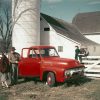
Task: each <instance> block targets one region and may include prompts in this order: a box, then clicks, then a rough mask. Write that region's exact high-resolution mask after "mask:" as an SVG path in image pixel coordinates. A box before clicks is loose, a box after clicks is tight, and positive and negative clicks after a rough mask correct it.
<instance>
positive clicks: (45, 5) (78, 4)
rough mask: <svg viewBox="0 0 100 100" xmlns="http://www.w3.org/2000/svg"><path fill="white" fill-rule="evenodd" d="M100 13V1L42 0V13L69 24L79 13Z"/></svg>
mask: <svg viewBox="0 0 100 100" xmlns="http://www.w3.org/2000/svg"><path fill="white" fill-rule="evenodd" d="M95 11H100V0H41V12H42V13H44V14H47V15H50V16H52V17H56V18H60V19H63V20H65V21H67V22H69V23H71V22H72V19H73V17H75V15H76V14H78V13H84V12H95Z"/></svg>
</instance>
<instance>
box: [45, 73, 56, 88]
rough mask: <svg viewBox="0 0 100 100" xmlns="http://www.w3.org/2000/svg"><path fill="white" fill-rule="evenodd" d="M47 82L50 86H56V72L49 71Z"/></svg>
mask: <svg viewBox="0 0 100 100" xmlns="http://www.w3.org/2000/svg"><path fill="white" fill-rule="evenodd" d="M47 84H48V85H49V86H50V87H53V86H55V84H56V78H55V75H54V73H52V72H49V73H48V75H47Z"/></svg>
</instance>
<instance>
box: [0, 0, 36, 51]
mask: <svg viewBox="0 0 100 100" xmlns="http://www.w3.org/2000/svg"><path fill="white" fill-rule="evenodd" d="M7 1H8V0H6V2H4V3H3V5H4V6H3V7H2V12H3V15H0V35H1V37H2V41H3V42H4V45H3V46H4V47H3V48H4V50H3V51H5V52H8V50H9V47H10V46H11V42H12V33H13V29H14V26H15V24H17V21H18V20H19V19H20V17H21V16H22V15H23V14H24V13H26V12H29V11H34V10H36V9H35V8H34V9H33V7H32V8H31V7H30V8H26V9H24V10H22V11H21V12H20V13H19V14H16V12H17V10H18V8H19V7H20V5H21V3H23V1H25V2H30V0H12V1H13V7H12V9H11V2H10V3H9V4H8V3H7ZM1 3H2V2H0V4H1ZM11 10H12V11H11Z"/></svg>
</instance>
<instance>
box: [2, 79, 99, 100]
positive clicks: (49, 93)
mask: <svg viewBox="0 0 100 100" xmlns="http://www.w3.org/2000/svg"><path fill="white" fill-rule="evenodd" d="M0 100H100V79H89V78H81V79H80V80H78V83H77V84H76V83H75V82H69V83H64V84H58V85H57V86H56V87H52V88H51V87H49V86H48V85H46V84H45V83H44V82H40V81H37V82H34V81H33V80H30V81H23V79H20V80H19V82H18V84H17V85H14V86H11V87H10V88H9V89H7V88H5V89H3V88H2V87H1V84H0Z"/></svg>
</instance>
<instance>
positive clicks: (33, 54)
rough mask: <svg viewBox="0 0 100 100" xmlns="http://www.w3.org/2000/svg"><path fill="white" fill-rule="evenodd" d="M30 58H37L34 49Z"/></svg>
mask: <svg viewBox="0 0 100 100" xmlns="http://www.w3.org/2000/svg"><path fill="white" fill-rule="evenodd" d="M29 57H30V58H35V57H36V54H35V52H34V50H33V49H31V50H30V53H29Z"/></svg>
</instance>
